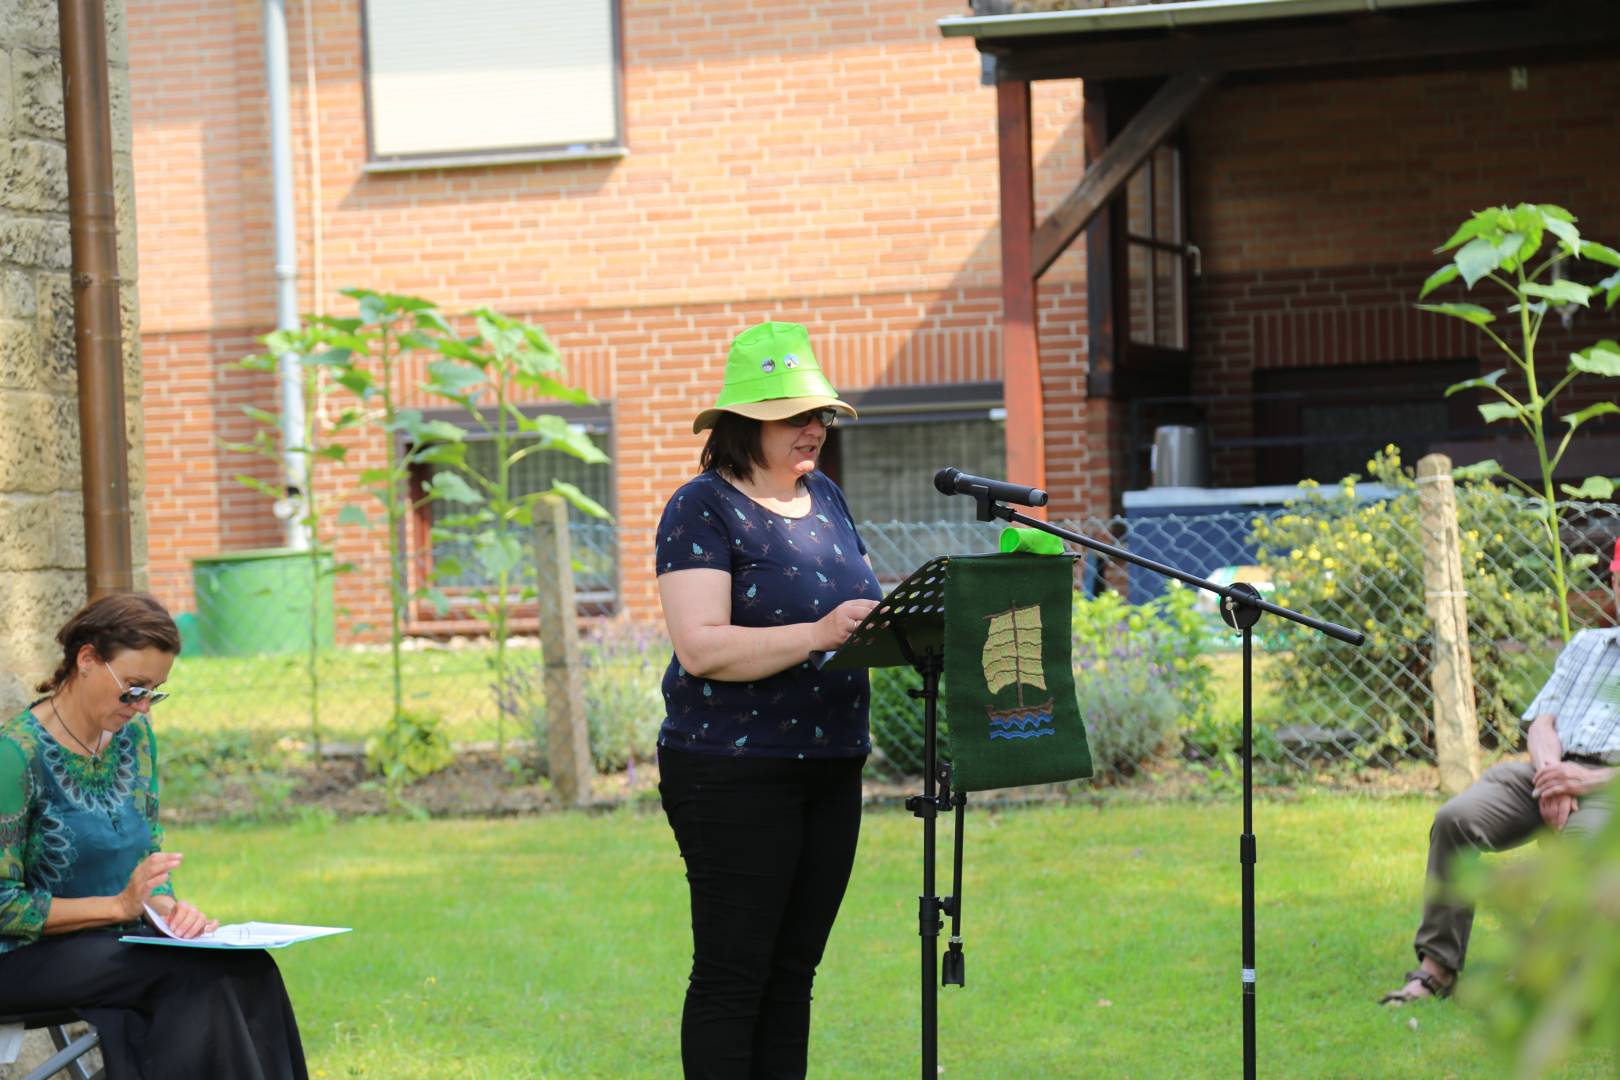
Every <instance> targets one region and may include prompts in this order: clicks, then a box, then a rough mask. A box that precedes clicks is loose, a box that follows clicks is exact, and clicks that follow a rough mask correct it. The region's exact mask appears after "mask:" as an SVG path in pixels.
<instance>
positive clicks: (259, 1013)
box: [0, 930, 309, 1080]
mask: <svg viewBox="0 0 1620 1080" xmlns="http://www.w3.org/2000/svg"><path fill="white" fill-rule="evenodd" d="M62 1010H66V1011H70V1012H74V1013H77V1014H78V1015H79V1016H81V1017H83V1018H84V1019H85V1020H87V1021H89V1022H90V1023H91V1024H94V1025H95V1028H96V1031H97V1032H98V1033H99V1034H100V1036H101V1055H102V1061H103V1062H104V1063H105V1065H106V1069H107V1080H172V1078H177V1077H220V1078H229V1080H237V1078H243V1080H307V1078H308V1075H309V1074H308V1072H307V1071H306V1070H305V1067H304V1048H303V1045H302V1043H300V1042H299V1039H298V1022H297V1021H296V1020H295V1019H294V1018H293V1011H292V1003H291V1002H290V1001H288V1000H287V988H286V987H285V986H284V985H283V984H282V981H281V972H280V971H279V970H278V969H277V968H276V962H275V961H274V960H272V959H271V958H270V954H269V953H267V952H265V951H263V950H262V949H240V950H237V949H187V948H176V947H172V946H164V945H131V944H128V943H125V942H121V941H119V940H118V931H116V930H85V931H81V932H79V933H76V934H62V935H53V936H50V937H42V938H40V939H39V940H38V941H36V942H34V943H33V944H31V945H25V946H23V947H22V948H20V949H16V950H14V951H12V952H8V953H4V954H0V1013H27V1012H53V1011H62Z"/></svg>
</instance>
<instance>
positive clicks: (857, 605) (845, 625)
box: [815, 600, 878, 650]
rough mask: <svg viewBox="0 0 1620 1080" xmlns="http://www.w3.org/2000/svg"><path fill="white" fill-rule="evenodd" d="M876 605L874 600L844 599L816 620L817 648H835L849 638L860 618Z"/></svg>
mask: <svg viewBox="0 0 1620 1080" xmlns="http://www.w3.org/2000/svg"><path fill="white" fill-rule="evenodd" d="M877 606H878V602H877V601H876V600H845V601H844V602H843V603H842V604H839V605H838V606H837V607H835V608H833V609H832V610H831V611H829V612H827V614H825V615H823V616H822V617H821V618H819V619H817V620H816V624H815V626H816V637H817V641H818V644H817V646H816V647H817V648H818V649H820V650H827V649H836V648H838V647H839V646H841V645H843V644H844V642H846V641H848V640H849V635H851V634H853V633H854V632H855V628H856V627H857V626H859V625H861V620H862V619H864V618H866V616H867V614H868V613H869V612H870V611H871V610H872V609H873V608H875V607H877Z"/></svg>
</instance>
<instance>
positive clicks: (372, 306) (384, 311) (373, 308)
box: [350, 289, 388, 323]
mask: <svg viewBox="0 0 1620 1080" xmlns="http://www.w3.org/2000/svg"><path fill="white" fill-rule="evenodd" d="M350 295H351V296H354V297H355V299H356V300H358V301H360V321H361V322H364V323H380V322H382V321H383V320H384V319H385V318H387V317H388V301H386V300H384V299H383V298H382V297H381V296H380V295H378V294H377V293H374V292H372V291H371V290H369V289H366V290H359V289H357V290H355V291H354V292H352V293H350Z"/></svg>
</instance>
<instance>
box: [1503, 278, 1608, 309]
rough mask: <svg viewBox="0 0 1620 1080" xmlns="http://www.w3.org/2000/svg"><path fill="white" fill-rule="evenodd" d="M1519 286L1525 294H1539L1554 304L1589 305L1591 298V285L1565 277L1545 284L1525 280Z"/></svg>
mask: <svg viewBox="0 0 1620 1080" xmlns="http://www.w3.org/2000/svg"><path fill="white" fill-rule="evenodd" d="M1520 288H1521V289H1522V290H1523V292H1524V294H1525V295H1526V296H1539V297H1541V298H1542V299H1544V300H1548V301H1551V302H1552V303H1554V304H1579V305H1581V307H1589V306H1591V305H1590V301H1591V299H1592V287H1591V286H1590V285H1582V284H1580V283H1579V282H1576V281H1569V280H1567V279H1565V280H1562V281H1553V282H1549V283H1548V284H1546V285H1543V284H1541V283H1540V282H1536V281H1527V282H1525V283H1524V284H1523V285H1522V286H1520Z"/></svg>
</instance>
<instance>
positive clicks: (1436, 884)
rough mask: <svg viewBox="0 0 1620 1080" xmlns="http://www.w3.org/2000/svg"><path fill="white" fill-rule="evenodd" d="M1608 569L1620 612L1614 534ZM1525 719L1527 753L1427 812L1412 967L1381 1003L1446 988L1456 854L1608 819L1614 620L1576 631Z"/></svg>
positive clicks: (1457, 952)
mask: <svg viewBox="0 0 1620 1080" xmlns="http://www.w3.org/2000/svg"><path fill="white" fill-rule="evenodd" d="M1609 572H1610V575H1611V577H1612V579H1613V580H1612V582H1611V586H1612V588H1613V589H1614V594H1615V605H1616V610H1617V612H1620V541H1616V543H1615V551H1614V561H1613V562H1611V563H1610V564H1609ZM1524 718H1525V719H1526V720H1528V721H1530V733H1529V737H1528V741H1529V744H1530V761H1529V762H1528V763H1526V762H1522V761H1507V762H1503V763H1502V764H1500V765H1497V766H1495V767H1493V768H1492V769H1490V770H1489V771H1487V772H1486V773H1485V775H1484V776H1482V777H1480V778H1479V782H1478V783H1476V784H1474V786H1473V787H1470V788H1469V789H1468V790H1467V791H1465V792H1463V793H1462V794H1461V795H1458V796H1457V797H1456V798H1454V799H1452V800H1451V801H1449V802H1447V803H1446V804H1445V805H1444V806H1442V807H1441V808H1440V810H1439V812H1438V813H1436V814H1435V815H1434V827H1433V828H1432V829H1430V830H1429V872H1428V881H1427V883H1426V890H1425V901H1424V905H1423V922H1422V924H1421V925H1419V927H1418V932H1417V937H1416V939H1415V940H1414V941H1413V946H1414V947H1415V948H1416V949H1417V955H1418V967H1417V968H1416V969H1414V970H1412V971H1410V972H1408V973H1407V975H1406V979H1407V982H1406V985H1404V986H1402V987H1401V988H1400V989H1399V990H1393V991H1391V992H1390V993H1388V994H1385V995H1384V997H1383V999H1382V1000H1383V1002H1384V1003H1385V1004H1392V1005H1404V1004H1406V1003H1407V1002H1409V1001H1415V1000H1417V999H1418V998H1422V997H1429V996H1430V995H1433V996H1436V997H1446V996H1448V995H1450V993H1451V990H1452V987H1453V985H1455V983H1456V981H1457V974H1458V972H1460V971H1462V967H1463V960H1464V958H1465V956H1466V955H1467V952H1468V932H1469V930H1470V929H1471V928H1472V926H1473V923H1474V907H1473V905H1472V904H1470V903H1465V902H1462V903H1460V902H1457V898H1456V897H1455V896H1453V895H1451V888H1450V882H1451V878H1450V871H1451V867H1452V863H1453V860H1454V859H1456V857H1457V856H1458V855H1459V854H1460V853H1462V852H1464V851H1469V850H1473V851H1504V850H1506V849H1508V848H1514V847H1518V846H1519V845H1520V844H1523V843H1525V842H1526V841H1528V840H1530V839H1531V838H1532V837H1533V836H1534V835H1535V833H1536V832H1537V830H1539V829H1540V828H1541V827H1542V826H1543V825H1547V826H1550V827H1552V828H1553V829H1557V830H1560V831H1564V830H1567V831H1570V832H1576V833H1582V834H1587V835H1590V834H1591V833H1594V832H1596V831H1598V830H1599V829H1601V828H1602V827H1603V824H1604V822H1605V821H1607V820H1608V817H1609V813H1610V810H1611V809H1612V808H1613V806H1614V796H1615V789H1614V786H1613V785H1611V784H1610V782H1611V781H1612V780H1613V779H1614V778H1615V776H1616V774H1617V773H1620V769H1616V768H1615V766H1616V765H1617V764H1620V627H1617V628H1614V629H1609V630H1582V631H1581V632H1580V633H1578V634H1576V635H1575V637H1574V638H1573V639H1572V640H1571V641H1570V643H1569V644H1568V645H1566V646H1565V647H1564V651H1563V652H1561V653H1560V654H1559V655H1558V666H1557V667H1556V668H1554V670H1553V673H1552V677H1551V678H1550V679H1548V680H1547V685H1546V686H1544V687H1542V688H1541V693H1539V694H1537V695H1536V699H1535V700H1534V701H1532V702H1531V703H1530V707H1529V708H1528V709H1526V710H1525V713H1524Z"/></svg>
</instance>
